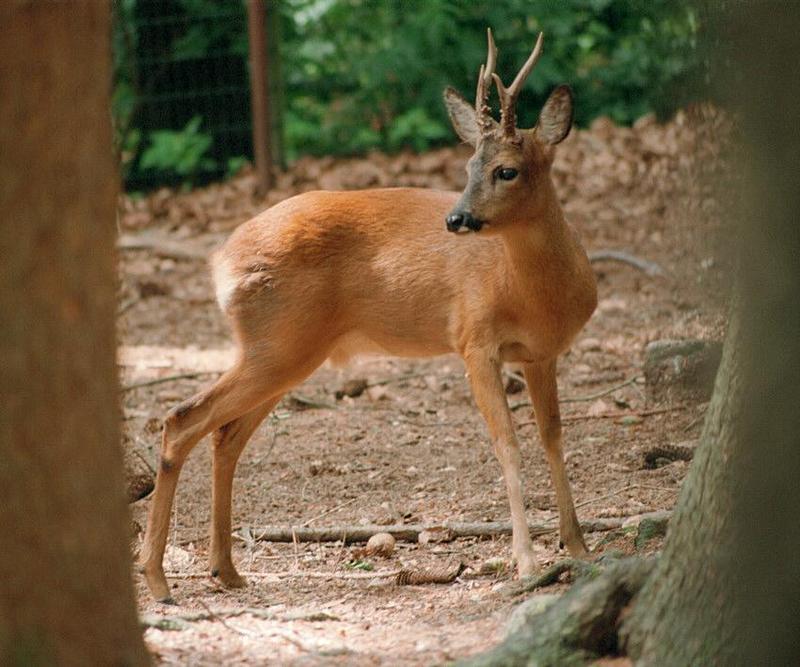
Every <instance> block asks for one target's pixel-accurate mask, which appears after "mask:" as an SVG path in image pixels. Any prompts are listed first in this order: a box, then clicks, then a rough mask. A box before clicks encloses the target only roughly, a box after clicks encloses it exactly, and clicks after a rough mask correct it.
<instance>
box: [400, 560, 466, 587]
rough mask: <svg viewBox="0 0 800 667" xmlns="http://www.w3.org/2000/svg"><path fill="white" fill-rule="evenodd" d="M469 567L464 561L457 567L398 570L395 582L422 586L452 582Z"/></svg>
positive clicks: (401, 584)
mask: <svg viewBox="0 0 800 667" xmlns="http://www.w3.org/2000/svg"><path fill="white" fill-rule="evenodd" d="M466 569H467V566H466V565H464V563H459V564H458V565H456V566H455V567H450V568H445V569H442V568H439V569H436V570H401V571H400V572H398V574H397V577H396V579H395V583H396V584H397V585H398V586H420V585H422V584H450V583H452V582H454V581H455V580H456V579H457V578H458V576H459V575H460V574H461V573H462V572H463V571H464V570H466Z"/></svg>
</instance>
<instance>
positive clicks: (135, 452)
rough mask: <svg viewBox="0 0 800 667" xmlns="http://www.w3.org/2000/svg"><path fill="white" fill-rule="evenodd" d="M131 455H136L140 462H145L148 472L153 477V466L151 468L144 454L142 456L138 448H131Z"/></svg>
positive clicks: (154, 472)
mask: <svg viewBox="0 0 800 667" xmlns="http://www.w3.org/2000/svg"><path fill="white" fill-rule="evenodd" d="M133 455H134V456H136V457H138V458H139V460H140V461H141V462H142V463H144V464H145V466H147V469H148V470H149V471H150V472H151V473H152V474H153V476H154V477H155V474H156V471H155V468H153V466H151V465H150V461H148V460H147V459H146V458H145V457H144V456H142V455H141V453H140V452H139V451H138V450H136V449H134V450H133Z"/></svg>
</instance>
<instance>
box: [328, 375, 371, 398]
mask: <svg viewBox="0 0 800 667" xmlns="http://www.w3.org/2000/svg"><path fill="white" fill-rule="evenodd" d="M366 389H367V381H366V380H365V379H364V378H355V379H353V380H348V381H347V382H345V383H344V384H343V385H342V386H341V388H339V389H337V390H336V392H335V393H334V396H336V399H337V400H341V399H343V398H344V397H345V396H349V397H350V398H358V397H359V396H361V394H363V393H364V392H365V391H366Z"/></svg>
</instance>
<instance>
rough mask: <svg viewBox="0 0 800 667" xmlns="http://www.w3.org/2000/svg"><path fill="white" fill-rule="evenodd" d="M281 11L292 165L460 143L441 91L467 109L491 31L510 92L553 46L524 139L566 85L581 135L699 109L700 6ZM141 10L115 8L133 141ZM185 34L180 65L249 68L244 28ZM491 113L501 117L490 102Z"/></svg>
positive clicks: (532, 96)
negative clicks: (527, 63) (204, 61)
mask: <svg viewBox="0 0 800 667" xmlns="http://www.w3.org/2000/svg"><path fill="white" fill-rule="evenodd" d="M271 2H272V5H271V6H272V8H273V9H274V10H275V11H274V12H273V14H274V20H276V21H277V22H278V24H279V25H278V28H279V30H278V32H279V33H280V35H281V39H280V58H279V60H280V69H281V77H282V96H283V100H282V102H283V106H284V113H283V133H284V145H285V150H286V156H287V157H288V158H289V159H290V160H291V159H294V158H297V157H299V156H301V155H304V154H309V153H310V154H348V153H360V152H365V151H368V150H371V149H376V148H377V149H382V150H390V151H393V150H399V149H401V148H403V147H411V148H413V149H414V150H417V151H423V150H426V149H428V148H430V147H432V146H435V145H439V144H442V143H449V142H452V141H455V135H454V133H453V132H452V130H451V129H450V123H449V121H448V119H447V116H446V113H445V109H444V105H443V103H442V98H441V95H442V90H443V89H444V87H445V86H446V85H453V86H454V87H456V88H457V89H458V90H460V91H461V92H462V94H464V95H465V96H466V97H467V98H471V97H472V96H473V95H474V90H475V80H476V76H477V72H478V68H479V66H480V64H481V63H482V62H483V61H484V59H485V57H486V27H487V26H491V27H492V29H493V32H494V36H495V40H496V42H497V46H498V49H499V62H498V67H497V71H498V73H499V74H500V76H501V77H502V78H503V79H504V80H505V81H506V82H507V83H508V82H510V80H511V79H512V77H513V76H514V75H515V73H516V71H517V69H518V68H519V67H520V66H521V64H522V63H523V62H524V60H525V58H526V57H527V56H528V54H529V52H530V49H531V48H532V46H533V43H534V41H535V37H536V34H537V32H538V31H539V30H543V31H544V33H545V49H544V53H543V55H542V58H541V59H540V61H539V64H538V65H537V67H536V69H535V70H534V72H533V74H532V75H531V77H530V78H529V80H528V82H527V83H526V85H525V87H524V89H523V91H522V94H521V96H520V101H519V117H520V123H521V124H522V125H523V126H532V125H534V124H535V122H536V117H537V114H538V111H539V109H540V108H541V105H542V103H543V102H544V100H545V99H546V97H547V95H548V93H549V91H550V90H551V89H552V88H553V87H554V86H556V85H558V84H560V83H565V82H566V83H569V84H570V85H571V86H572V87H573V90H574V92H575V96H576V122H577V123H578V124H579V125H586V124H588V123H589V122H591V120H592V119H593V118H595V117H597V116H600V115H607V116H610V117H611V118H612V119H613V120H615V121H616V122H619V123H631V122H633V121H634V120H635V119H636V118H638V117H639V116H641V115H643V114H645V113H648V112H651V111H655V112H656V113H658V114H659V115H660V116H662V117H664V116H666V115H668V114H670V113H671V112H673V111H674V110H675V109H676V108H677V107H678V106H680V105H681V104H684V103H686V102H687V101H689V100H690V99H691V98H692V96H696V95H697V92H698V88H697V82H698V81H701V79H702V77H700V76H699V73H701V72H702V71H703V69H702V68H703V62H702V58H701V55H700V52H699V48H698V39H699V36H700V35H701V28H702V25H701V20H700V17H701V13H700V11H699V9H698V7H699V6H701V5H702V3H701V2H700V0H558V1H555V0H504V1H503V2H497V1H496V0H380V1H378V0H271ZM136 3H137V0H116V2H115V11H116V13H117V22H116V23H117V28H116V30H115V39H114V49H115V63H116V74H117V76H116V79H117V84H116V88H115V91H114V115H115V118H116V119H117V126H118V129H119V132H120V133H121V134H123V135H127V133H128V132H129V131H130V128H129V122H130V119H131V118H135V114H134V110H135V108H136V95H137V91H141V90H142V89H143V85H142V84H141V81H142V80H144V79H146V77H144V76H143V74H144V72H140V71H137V69H136V65H135V63H132V62H131V61H132V57H131V56H132V54H134V52H135V48H134V47H135V45H136V29H135V25H134V23H135V22H134V21H133V15H134V13H135V12H134V8H135V7H136ZM173 4H177V5H179V6H180V8H181V10H182V11H184V12H186V13H187V14H188V15H189V16H194V17H204V18H206V19H211V18H213V17H214V16H215V12H219V11H220V8H219V7H220V6H219V4H218V3H217V2H216V1H215V0H173ZM187 25H188V27H184V28H183V29H182V31H178V32H176V34H175V36H174V39H173V41H172V47H171V53H170V54H168V55H169V57H170V58H172V59H192V58H203V57H206V56H211V55H213V54H215V53H219V52H221V51H224V52H225V53H227V54H239V55H241V56H242V57H245V55H246V53H247V34H246V28H245V27H243V26H242V24H241V22H239V23H232V22H230V21H227V22H226V21H224V20H219V21H216V22H212V23H210V22H209V21H205V22H204V23H203V26H206V27H204V29H202V30H201V29H197V28H193V27H191V24H187ZM209 25H211V27H210V28H209V27H207V26H209ZM492 101H494V103H495V104H496V94H495V93H494V92H492ZM187 104H191V102H190V101H187ZM134 122H135V121H134ZM153 134H154V135H155V134H156V133H153ZM177 134H180V135H185V134H186V131H185V130H184V131H183V132H179V133H177ZM135 139H136V140H135V141H134V140H133V139H132V138H129V137H126V138H125V139H124V140H121V141H120V142H119V143H120V145H124V146H127V149H124V150H127V151H128V153H129V154H130V155H132V154H135V152H136V150H137V147H138V146H139V145H140V144H141V137H137V138H135ZM148 139H149V141H150V147H149V148H148V149H147V154H148V155H149V156H150V157H149V159H148V160H147V164H150V165H152V166H155V165H158V167H157V168H159V169H169V167H167V166H166V165H167V164H168V163H169V162H170V160H169V159H168V158H167V157H166V154H167V153H166V152H165V151H166V148H165V147H164V146H166V144H171V145H175V144H176V142H178V143H180V142H179V141H178V139H177V138H176V133H175V132H173V133H172V134H171V135H159V136H157V137H156V136H153V137H148ZM198 139H199V138H198V137H195V139H194V140H193V141H194V143H192V144H191V145H192V149H191V150H188V149H187V152H186V154H181V157H180V158H178V157H174V159H173V164H174V163H180V164H181V165H182V168H183V169H184V170H188V172H189V173H193V172H194V171H195V170H196V169H198V168H199V169H202V168H203V165H202V159H201V158H199V157H197V149H198V147H199V146H202V145H203V143H204V140H203V141H198ZM156 145H158V148H156ZM178 152H180V151H178ZM156 154H157V155H159V156H161V157H159V158H158V159H157V158H156V157H155V155H156ZM201 154H202V151H201ZM171 155H173V156H175V155H177V152H176V151H173V152H172V153H171ZM143 157H144V156H142V158H143ZM187 161H188V162H187ZM141 166H144V160H143V159H142V164H141Z"/></svg>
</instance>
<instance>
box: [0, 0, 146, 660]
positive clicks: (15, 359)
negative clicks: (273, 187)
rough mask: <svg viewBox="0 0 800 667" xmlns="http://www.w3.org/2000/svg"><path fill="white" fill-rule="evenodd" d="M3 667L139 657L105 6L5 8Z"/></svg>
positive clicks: (1, 24)
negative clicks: (118, 335)
mask: <svg viewBox="0 0 800 667" xmlns="http://www.w3.org/2000/svg"><path fill="white" fill-rule="evenodd" d="M0 34H2V35H3V37H2V39H0V90H2V91H3V92H2V94H0V216H2V223H1V224H0V257H2V261H0V312H2V313H3V315H2V317H3V324H2V327H0V448H1V450H2V451H0V526H2V549H0V663H2V664H4V665H54V664H58V665H112V664H113V665H123V664H124V665H143V664H147V663H148V662H149V658H148V655H147V653H146V650H145V647H144V644H143V642H142V637H141V632H140V630H139V628H138V623H137V617H136V611H135V606H134V596H133V586H132V583H131V577H130V561H129V559H130V555H129V552H128V544H127V539H128V535H127V532H128V527H129V525H130V522H129V519H128V514H127V510H126V504H125V497H124V485H123V476H122V457H121V451H120V447H119V430H118V429H119V426H118V417H119V414H118V395H117V377H116V367H115V332H114V313H115V285H116V266H115V255H114V237H115V231H116V230H115V214H116V195H117V180H118V176H117V170H116V165H115V161H114V158H113V152H112V141H111V127H110V114H109V88H110V82H111V74H110V44H109V42H110V23H109V7H108V4H107V3H105V2H80V3H72V2H22V1H19V2H4V3H2V4H1V5H0Z"/></svg>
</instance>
